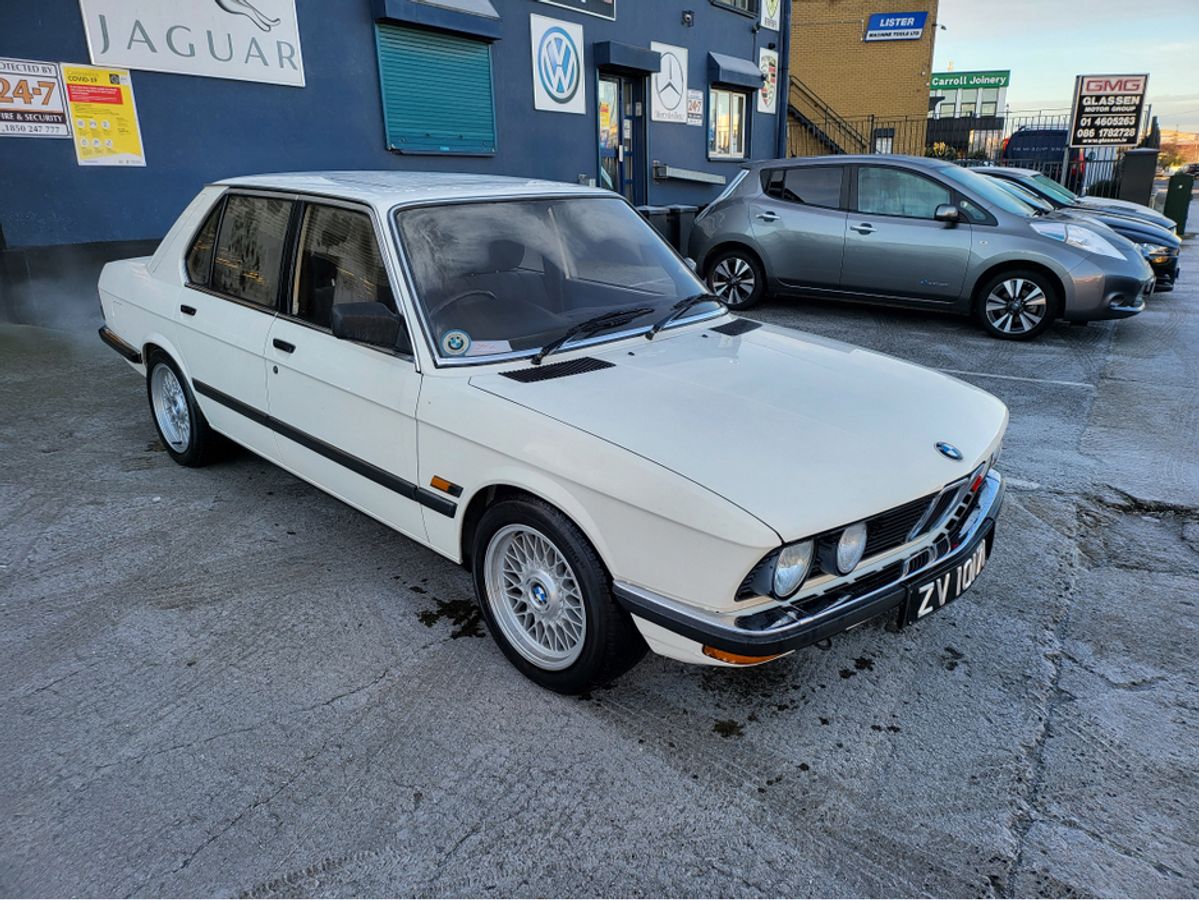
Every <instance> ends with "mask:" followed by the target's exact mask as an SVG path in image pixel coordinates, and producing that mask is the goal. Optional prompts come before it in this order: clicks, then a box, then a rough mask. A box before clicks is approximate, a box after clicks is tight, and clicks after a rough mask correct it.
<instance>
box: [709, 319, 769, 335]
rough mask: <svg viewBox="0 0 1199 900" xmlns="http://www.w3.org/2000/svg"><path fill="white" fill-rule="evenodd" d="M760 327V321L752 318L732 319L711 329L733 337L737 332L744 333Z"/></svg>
mask: <svg viewBox="0 0 1199 900" xmlns="http://www.w3.org/2000/svg"><path fill="white" fill-rule="evenodd" d="M761 327H762V323H761V322H755V321H753V320H752V319H734V320H733V321H732V322H725V323H724V324H723V325H717V326H716V327H715V328H713V329H712V330H713V331H715V332H717V333H718V334H727V335H729V336H731V337H735V336H737V335H739V334H745V333H746V332H747V331H753V330H755V329H757V328H761Z"/></svg>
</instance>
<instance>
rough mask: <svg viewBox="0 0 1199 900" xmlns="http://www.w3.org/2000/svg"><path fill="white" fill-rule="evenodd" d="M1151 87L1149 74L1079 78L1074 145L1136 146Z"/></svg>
mask: <svg viewBox="0 0 1199 900" xmlns="http://www.w3.org/2000/svg"><path fill="white" fill-rule="evenodd" d="M1148 86H1149V76H1148V75H1079V76H1078V78H1077V79H1076V80H1075V82H1074V114H1073V115H1072V116H1071V117H1070V146H1071V147H1121V146H1127V145H1129V144H1135V143H1136V142H1137V138H1138V137H1139V136H1140V133H1141V116H1142V114H1143V112H1144V108H1145V89H1146V88H1147V87H1148Z"/></svg>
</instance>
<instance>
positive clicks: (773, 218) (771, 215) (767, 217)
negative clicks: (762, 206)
mask: <svg viewBox="0 0 1199 900" xmlns="http://www.w3.org/2000/svg"><path fill="white" fill-rule="evenodd" d="M758 218H759V219H761V220H762V221H763V222H777V221H778V220H779V214H778V213H776V212H769V211H767V212H760V213H758Z"/></svg>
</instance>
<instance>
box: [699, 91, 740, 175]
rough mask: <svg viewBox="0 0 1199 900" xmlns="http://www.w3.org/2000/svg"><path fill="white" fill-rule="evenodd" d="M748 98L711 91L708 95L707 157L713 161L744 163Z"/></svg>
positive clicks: (733, 93) (738, 94) (731, 93)
mask: <svg viewBox="0 0 1199 900" xmlns="http://www.w3.org/2000/svg"><path fill="white" fill-rule="evenodd" d="M748 108H749V95H748V94H745V93H742V92H741V91H730V90H725V89H724V88H712V90H711V92H710V93H709V95H708V156H710V157H712V159H745V157H746V156H747V155H748V150H747V149H746V148H747V144H748V140H747V138H748V133H747V129H748V127H749V125H748V122H747V121H746V117H745V111H746V109H748Z"/></svg>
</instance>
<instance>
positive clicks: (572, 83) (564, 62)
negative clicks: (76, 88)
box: [537, 25, 582, 103]
mask: <svg viewBox="0 0 1199 900" xmlns="http://www.w3.org/2000/svg"><path fill="white" fill-rule="evenodd" d="M537 74H538V76H539V77H540V78H541V86H542V87H543V88H545V92H546V93H547V94H549V95H550V97H551V98H553V100H554V101H555V102H557V103H569V102H570V101H571V100H572V99H574V95H575V94H576V93H578V90H579V83H580V81H582V79H581V78H580V74H581V73H580V72H579V51H578V48H576V47H575V42H574V41H573V40H572V39H571V37H570V34H569V33H568V32H567V31H566V29H565V28H559V27H558V26H556V25H555V26H554V27H553V28H549V29H547V30H546V32H545V34H543V35H542V36H541V44H540V46H539V47H538V48H537Z"/></svg>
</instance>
